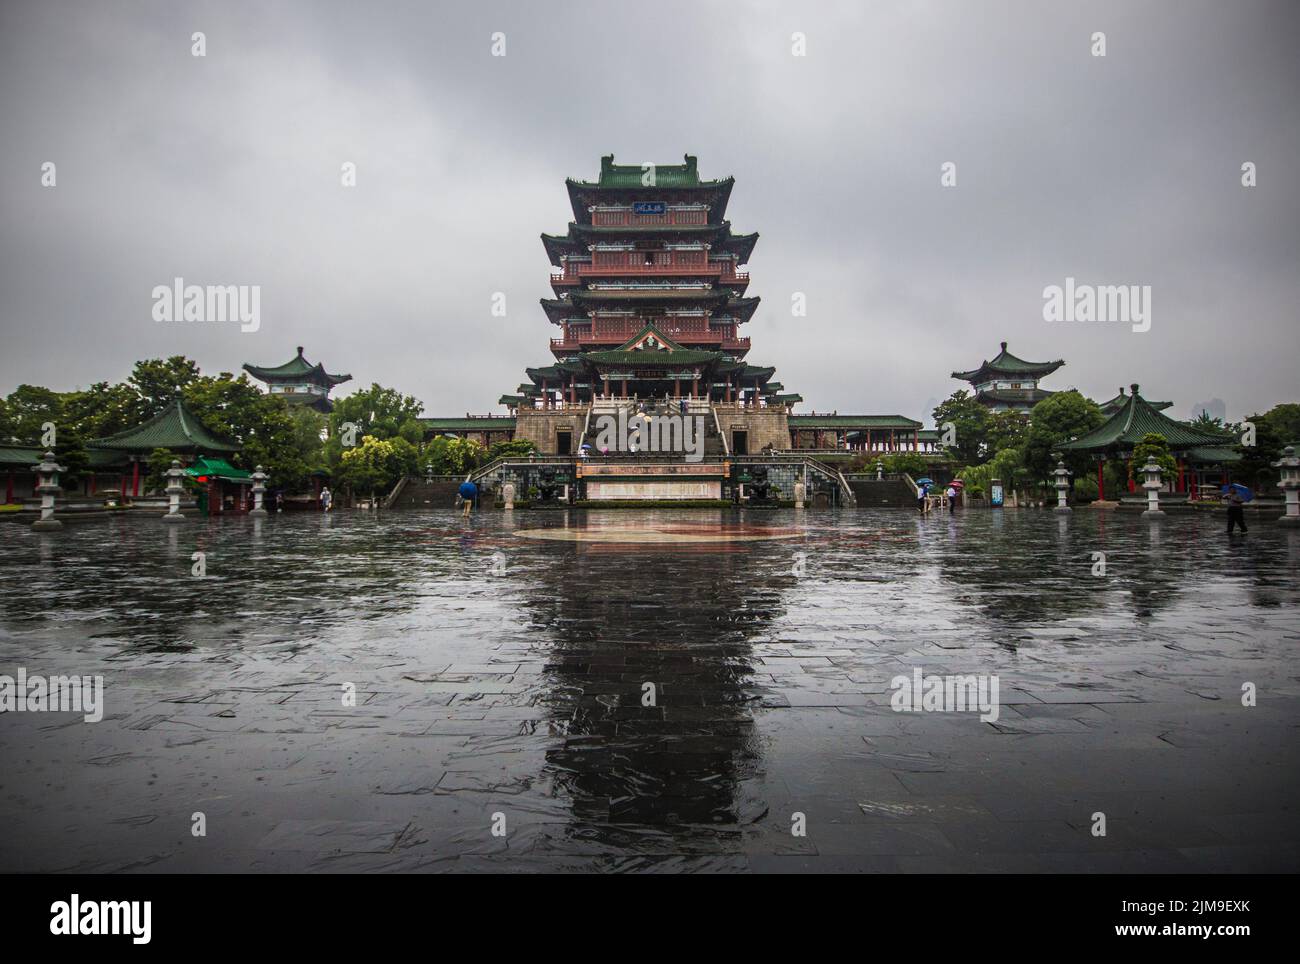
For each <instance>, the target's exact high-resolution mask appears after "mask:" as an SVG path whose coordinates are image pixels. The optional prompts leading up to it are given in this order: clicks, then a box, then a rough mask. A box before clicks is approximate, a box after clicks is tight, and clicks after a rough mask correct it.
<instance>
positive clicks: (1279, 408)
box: [1264, 402, 1300, 445]
mask: <svg viewBox="0 0 1300 964" xmlns="http://www.w3.org/2000/svg"><path fill="white" fill-rule="evenodd" d="M1264 420H1265V421H1266V422H1268V424H1269V427H1270V428H1271V429H1272V430H1273V432H1274V433H1275V434H1276V435H1277V436H1278V437H1279V438H1280V439H1281V440H1282V442H1283V444H1284V445H1295V444H1297V443H1300V404H1296V403H1295V402H1283V403H1282V404H1281V405H1274V406H1273V407H1272V408H1270V409H1269V410H1268V411H1267V412H1266V413H1264Z"/></svg>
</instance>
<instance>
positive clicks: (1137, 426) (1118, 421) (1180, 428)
mask: <svg viewBox="0 0 1300 964" xmlns="http://www.w3.org/2000/svg"><path fill="white" fill-rule="evenodd" d="M1132 389H1133V393H1132V394H1131V395H1129V397H1128V402H1127V403H1126V404H1125V405H1124V407H1123V408H1121V409H1120V410H1119V411H1117V412H1116V413H1115V414H1114V415H1112V416H1111V417H1110V418H1109V419H1107V420H1106V422H1105V424H1103V425H1101V426H1099V427H1098V428H1095V429H1093V430H1092V431H1091V432H1088V433H1087V434H1086V435H1083V436H1080V437H1079V438H1077V439H1075V440H1074V441H1072V442H1063V443H1061V446H1060V447H1061V448H1062V449H1065V450H1068V451H1073V452H1093V451H1101V450H1103V449H1108V448H1132V447H1133V446H1134V445H1136V444H1137V443H1138V442H1141V441H1142V437H1143V436H1144V435H1149V434H1152V433H1155V434H1157V435H1163V436H1164V438H1165V441H1167V442H1168V443H1169V448H1170V449H1174V450H1179V451H1186V450H1188V449H1195V448H1201V447H1206V446H1209V447H1216V448H1217V447H1220V446H1223V445H1225V444H1226V445H1230V444H1232V442H1233V441H1234V439H1233V438H1232V436H1229V435H1225V434H1220V433H1210V432H1202V431H1199V430H1198V429H1194V428H1192V427H1191V426H1190V425H1184V424H1183V423H1182V422H1175V421H1174V420H1173V419H1172V418H1170V417H1169V416H1168V415H1165V414H1163V413H1161V412H1158V411H1156V409H1155V408H1154V407H1152V405H1151V404H1150V403H1149V402H1147V400H1146V399H1144V398H1143V397H1142V396H1141V395H1139V394H1138V386H1137V385H1134V386H1132Z"/></svg>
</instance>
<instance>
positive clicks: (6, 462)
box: [0, 445, 45, 471]
mask: <svg viewBox="0 0 1300 964" xmlns="http://www.w3.org/2000/svg"><path fill="white" fill-rule="evenodd" d="M43 458H45V453H44V452H43V451H41V450H40V449H35V448H28V447H27V446H25V445H0V465H3V466H5V467H6V468H7V469H9V470H11V471H12V470H13V469H22V470H26V469H30V468H31V467H32V466H34V465H35V464H36V463H37V462H39V461H41V459H43Z"/></svg>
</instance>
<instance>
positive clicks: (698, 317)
mask: <svg viewBox="0 0 1300 964" xmlns="http://www.w3.org/2000/svg"><path fill="white" fill-rule="evenodd" d="M565 183H566V187H567V188H568V192H569V201H570V204H571V206H572V208H573V221H572V222H570V224H569V226H568V230H567V231H566V233H564V234H560V235H552V234H543V235H542V244H543V246H544V247H545V249H546V253H547V256H548V257H549V258H550V260H551V264H552V265H554V266H555V268H556V270H555V271H554V272H552V274H551V287H552V289H553V291H554V294H555V297H553V298H544V299H542V309H543V310H544V311H545V313H546V317H547V319H548V320H549V321H550V322H551V324H553V325H554V326H555V327H556V328H557V329H558V336H557V337H554V338H552V339H551V343H550V350H551V354H552V355H553V356H554V361H553V362H551V363H550V364H547V365H542V366H539V367H537V368H529V369H527V376H528V382H526V383H525V384H523V385H521V386H520V387H519V390H518V393H517V394H514V395H506V396H503V397H502V399H501V401H502V402H503V403H504V404H506V405H509V406H511V407H512V408H516V409H518V408H528V407H539V408H542V409H553V408H556V407H559V406H562V405H565V404H568V405H575V404H590V403H591V402H592V400H593V399H599V398H642V399H645V398H662V397H664V396H668V397H672V398H683V397H685V398H694V399H701V400H705V401H709V402H714V403H721V404H733V403H740V404H745V405H751V406H763V407H766V406H769V405H779V406H784V407H787V408H788V406H790V405H792V404H794V403H795V402H797V401H800V398H799V396H798V395H795V394H791V393H788V392H786V391H785V390H784V388H783V386H782V385H781V384H780V383H779V382H776V381H774V380H773V376H774V374H775V369H774V368H771V367H768V366H762V365H752V364H750V363H749V362H748V361H747V360H746V356H747V355H748V354H749V348H750V342H749V339H748V338H747V337H744V336H742V335H741V334H740V330H741V326H742V325H743V324H744V323H745V322H747V321H749V320H750V318H752V317H753V314H754V311H755V309H756V308H757V307H758V302H759V299H758V298H755V297H749V296H748V295H747V294H746V289H747V288H748V287H749V274H748V272H746V271H742V270H741V265H743V264H745V262H747V261H748V260H749V256H750V253H751V252H752V251H753V250H754V244H755V242H757V240H758V235H757V234H733V233H732V231H731V222H729V221H728V220H727V219H726V214H727V201H728V199H729V198H730V196H731V189H732V185H733V184H734V179H733V178H730V177H728V178H723V179H721V180H704V179H702V178H701V177H700V176H699V171H698V168H697V165H696V159H695V158H694V157H692V156H691V155H689V154H688V155H686V159H685V163H683V164H644V165H642V164H615V163H614V157H613V155H612V154H611V155H607V156H605V157H602V158H601V162H600V177H599V178H598V179H597V180H595V181H577V180H573V179H571V178H570V179H569V180H567V181H566V182H565Z"/></svg>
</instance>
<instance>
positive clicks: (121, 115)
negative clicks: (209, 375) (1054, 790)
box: [0, 0, 1300, 420]
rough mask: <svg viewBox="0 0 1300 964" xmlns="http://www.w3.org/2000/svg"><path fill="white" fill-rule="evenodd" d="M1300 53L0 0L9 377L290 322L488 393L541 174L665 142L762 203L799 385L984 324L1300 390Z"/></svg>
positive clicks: (1243, 14) (982, 334)
mask: <svg viewBox="0 0 1300 964" xmlns="http://www.w3.org/2000/svg"><path fill="white" fill-rule="evenodd" d="M195 31H202V32H203V33H204V34H205V35H206V42H207V56H206V57H203V58H197V57H194V56H192V55H191V35H192V33H193V32H195ZM496 31H500V32H502V33H504V34H505V36H506V56H504V57H494V56H492V50H491V46H492V40H491V37H492V34H493V32H496ZM796 31H798V32H802V33H803V34H805V35H806V38H807V40H806V44H807V54H806V56H804V57H796V56H793V55H792V52H791V43H792V42H791V35H792V34H793V33H795V32H796ZM1096 31H1103V32H1104V33H1105V35H1106V56H1105V57H1094V56H1092V53H1091V47H1092V40H1091V37H1092V34H1093V33H1094V32H1096ZM1297 50H1300V4H1296V3H1288V2H1277V3H1267V2H1252V0H1246V2H1232V3H1208V2H1187V0H1157V2H1143V3H1131V2H1124V3H1073V2H1071V3H1063V2H1061V3H1043V2H1024V3H971V2H958V0H948V2H918V3H766V2H764V3H744V2H728V3H709V2H699V0H697V2H693V3H691V2H674V0H656V2H655V3H653V4H643V3H632V2H616V0H606V2H599V3H595V2H593V3H569V2H553V3H539V2H523V0H519V2H513V3H486V2H473V3H471V2H457V3H435V2H429V3H392V2H384V0H377V2H367V3H314V4H308V3H291V2H276V3H266V4H253V3H229V2H224V3H174V2H167V3H161V2H160V3H129V4H128V3H109V2H96V3H90V2H81V3H75V2H45V0H43V2H40V3H36V2H14V0H3V3H0V120H2V121H3V126H2V127H0V130H2V131H3V135H2V136H0V205H2V207H3V221H2V222H0V225H2V226H0V326H2V331H3V342H2V347H0V359H2V360H0V392H4V393H7V392H9V391H11V390H12V389H13V388H14V387H16V386H17V385H18V384H19V383H21V382H30V383H35V384H43V385H47V386H49V387H51V388H56V389H71V388H73V387H76V386H79V385H80V386H85V385H88V384H90V383H92V382H95V381H100V380H120V379H122V378H124V377H125V376H126V375H127V374H128V373H129V371H130V367H131V364H132V362H134V361H135V360H136V359H138V358H144V357H157V356H165V355H171V354H177V353H183V354H186V355H189V356H191V357H193V358H194V359H196V360H197V361H198V362H199V364H200V365H201V367H202V368H203V369H204V371H207V372H216V371H221V370H227V371H238V370H239V366H240V364H241V363H242V362H245V361H249V362H254V363H259V364H264V365H275V364H279V363H281V362H283V361H286V360H287V359H288V358H289V357H291V356H292V354H293V351H294V346H295V345H298V344H303V345H305V346H307V354H308V357H309V358H311V359H312V360H313V361H317V360H319V361H322V362H324V364H325V365H326V367H327V368H329V369H330V370H331V371H346V372H351V373H352V375H353V376H354V378H355V379H356V380H355V381H354V382H352V383H349V385H347V386H344V388H345V389H353V388H355V387H358V386H364V385H368V384H369V383H370V382H372V381H378V382H380V383H381V384H384V385H389V386H392V387H395V388H398V389H400V390H401V391H403V392H408V393H410V394H413V395H415V396H417V397H418V398H420V399H421V400H423V402H424V403H425V409H426V412H427V413H428V414H448V415H450V414H461V413H463V412H465V411H467V410H468V411H473V412H488V411H500V409H499V408H497V406H495V404H494V403H495V401H496V399H497V397H498V395H500V394H501V393H502V392H506V391H511V390H513V389H514V387H515V386H516V385H518V384H519V382H520V381H521V380H522V378H523V374H522V371H523V368H524V367H525V366H528V365H540V364H545V363H547V362H548V361H549V359H550V354H549V352H548V351H547V339H548V338H550V337H551V336H552V335H553V334H556V331H555V329H553V328H552V326H551V325H549V324H548V322H547V321H546V318H545V315H544V314H543V313H542V311H541V309H540V307H539V306H538V304H537V299H538V298H540V297H543V296H546V295H548V294H549V285H548V284H547V277H548V272H549V270H550V269H549V266H548V263H547V259H546V256H545V253H544V252H543V250H542V245H541V242H540V241H539V238H538V235H539V234H540V233H541V232H543V231H548V232H554V233H559V232H563V230H564V228H565V224H566V223H567V222H568V220H569V219H570V217H571V214H570V211H569V206H568V200H567V195H566V193H565V189H564V178H565V177H566V176H573V177H580V178H594V177H595V176H596V174H597V172H598V170H599V165H600V161H599V158H600V155H601V154H604V153H610V152H612V153H614V154H615V155H616V159H617V160H619V161H620V162H626V163H640V162H642V161H659V162H666V163H672V162H680V160H681V156H682V155H683V154H684V153H687V152H689V153H692V154H696V155H698V156H699V159H700V162H699V163H700V171H701V174H702V175H703V176H704V177H723V176H726V175H734V176H735V178H736V187H735V190H734V191H733V193H732V198H731V204H730V208H729V211H728V216H729V218H730V220H731V222H732V225H733V227H734V229H735V230H737V231H758V232H760V234H761V235H762V237H761V238H760V240H759V243H758V246H757V248H756V249H755V252H754V256H753V260H752V261H751V262H750V269H751V272H752V281H751V285H750V293H751V294H757V295H760V296H761V297H762V298H763V303H762V306H761V307H760V308H759V311H758V312H757V313H756V315H755V318H754V320H753V322H751V323H750V324H749V325H748V326H746V330H745V333H746V334H748V335H750V336H752V338H753V342H754V347H753V349H752V351H751V353H750V356H749V357H750V360H751V361H753V362H755V363H758V364H774V365H776V366H777V370H778V374H777V377H778V378H779V379H780V380H781V381H782V382H783V383H784V384H785V385H786V386H787V389H788V390H790V391H798V392H801V393H802V394H803V396H804V398H805V399H806V404H805V405H803V406H801V408H800V410H802V411H807V410H812V409H816V410H818V411H830V410H832V409H837V410H838V411H840V412H841V413H846V412H857V413H891V414H892V413H901V414H905V415H910V416H912V417H925V418H926V419H927V420H928V418H929V408H930V407H931V406H932V405H933V404H934V403H935V401H937V400H939V399H942V398H944V397H946V396H947V395H948V394H949V393H951V392H952V391H953V390H954V389H956V388H959V387H961V385H960V384H959V383H957V382H955V381H953V380H951V379H950V378H949V372H951V371H952V370H953V369H964V368H974V367H976V366H977V365H978V364H979V362H980V361H981V359H984V358H989V357H992V355H993V354H995V353H996V352H997V350H998V342H999V341H1001V340H1004V339H1005V340H1007V341H1009V342H1010V345H1011V349H1012V351H1014V352H1015V353H1016V354H1019V355H1021V356H1022V357H1027V358H1030V359H1034V360H1037V359H1046V358H1064V359H1065V360H1066V363H1067V364H1066V367H1065V368H1063V369H1062V370H1061V371H1059V372H1057V373H1056V374H1055V375H1054V376H1052V377H1051V378H1050V379H1049V380H1047V382H1046V383H1045V384H1046V386H1047V387H1050V388H1066V387H1078V388H1079V389H1081V390H1083V391H1084V392H1086V393H1088V394H1091V395H1093V397H1096V398H1098V399H1104V398H1107V397H1109V396H1110V395H1113V394H1114V392H1115V390H1116V388H1117V387H1118V386H1120V385H1127V384H1129V383H1130V382H1135V381H1136V382H1140V383H1142V385H1143V391H1144V394H1147V395H1148V396H1150V397H1159V398H1161V399H1173V400H1174V402H1175V403H1176V404H1175V408H1174V412H1175V413H1176V414H1181V415H1186V414H1188V413H1189V411H1190V408H1191V406H1192V405H1193V404H1194V403H1195V402H1198V401H1205V400H1209V399H1210V398H1213V397H1220V398H1222V399H1224V400H1225V401H1226V402H1227V406H1228V414H1229V415H1230V416H1231V417H1234V418H1239V417H1242V416H1244V415H1246V414H1249V413H1250V412H1251V411H1253V410H1255V409H1263V408H1267V407H1269V406H1271V405H1273V404H1274V403H1276V402H1280V401H1296V400H1300V398H1298V396H1300V391H1297V384H1300V378H1297V364H1298V362H1300V351H1297V348H1298V347H1300V334H1298V327H1297V321H1298V319H1297V305H1298V304H1300V280H1298V279H1297V267H1298V266H1300V210H1298V208H1300V203H1298V200H1300V191H1297V187H1296V174H1295V165H1296V163H1297V160H1298V159H1300V133H1298V132H1300V123H1297V121H1298V120H1300V66H1298V65H1300V54H1298V53H1297ZM47 161H52V162H54V163H55V164H56V165H57V186H56V187H54V188H45V187H42V185H41V165H42V164H43V163H44V162H47ZM345 161H351V162H354V163H355V164H356V165H357V181H358V183H357V186H356V187H355V188H351V189H349V188H344V187H342V186H341V185H340V167H341V165H342V164H343V163H344V162H345ZM946 161H952V162H954V163H955V164H956V165H957V186H956V187H955V188H943V187H941V186H940V165H941V164H942V163H944V162H946ZM1247 161H1249V162H1253V163H1255V164H1256V165H1257V172H1258V174H1257V176H1258V185H1257V186H1256V187H1253V188H1244V187H1242V185H1241V165H1242V164H1243V163H1244V162H1247ZM177 276H180V277H183V278H184V279H185V280H186V281H187V282H188V283H194V284H257V285H261V287H262V311H261V315H262V318H261V328H260V330H258V331H257V332H255V333H241V332H240V331H239V329H238V326H236V325H232V324H220V323H194V324H188V325H187V324H185V323H175V324H170V323H156V322H154V321H153V320H152V317H151V309H152V307H153V302H152V299H151V291H152V289H153V287H154V286H155V285H159V284H169V283H170V282H171V279H172V278H174V277H177ZM1067 276H1073V277H1075V278H1076V279H1078V281H1079V282H1080V283H1092V284H1143V285H1151V287H1152V309H1153V310H1152V326H1151V330H1150V331H1148V332H1145V333H1137V332H1133V331H1132V330H1131V327H1130V326H1129V325H1124V324H1101V323H1092V324H1085V323H1074V324H1064V323H1057V324H1052V323H1048V322H1046V321H1044V320H1043V317H1042V306H1043V297H1042V292H1043V288H1044V287H1045V286H1047V285H1051V284H1063V283H1064V279H1065V278H1066V277H1067ZM497 291H501V292H505V293H506V296H507V307H508V314H507V317H505V318H504V319H501V318H493V317H492V316H491V298H492V294H493V292H497ZM797 291H798V292H804V293H805V294H806V296H807V304H808V314H807V317H803V318H796V317H792V316H791V311H790V306H791V295H792V293H793V292H797Z"/></svg>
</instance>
